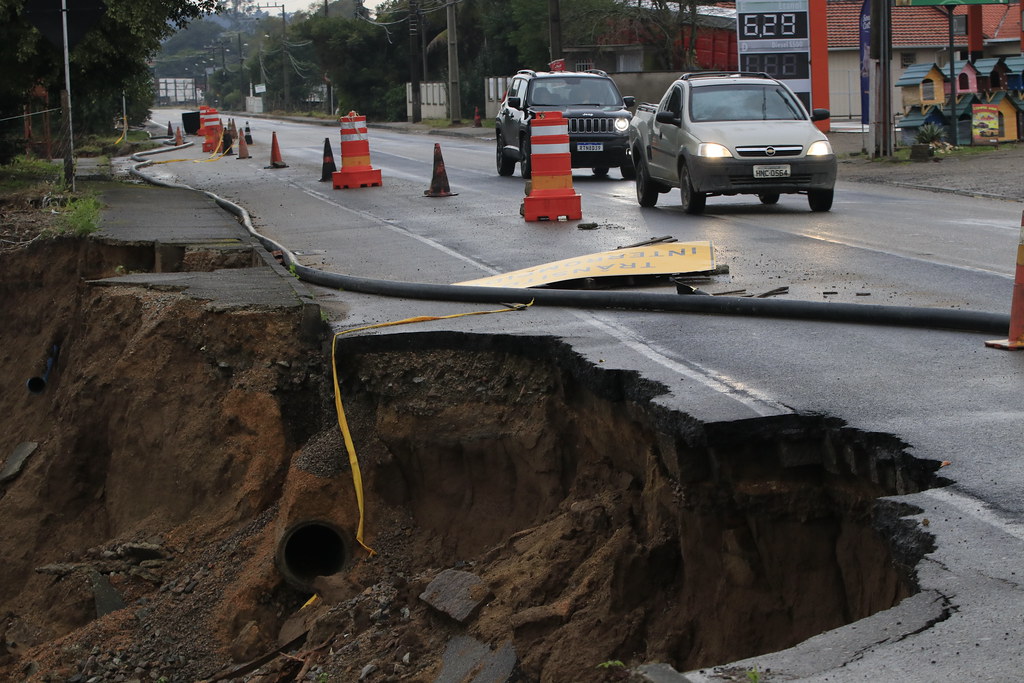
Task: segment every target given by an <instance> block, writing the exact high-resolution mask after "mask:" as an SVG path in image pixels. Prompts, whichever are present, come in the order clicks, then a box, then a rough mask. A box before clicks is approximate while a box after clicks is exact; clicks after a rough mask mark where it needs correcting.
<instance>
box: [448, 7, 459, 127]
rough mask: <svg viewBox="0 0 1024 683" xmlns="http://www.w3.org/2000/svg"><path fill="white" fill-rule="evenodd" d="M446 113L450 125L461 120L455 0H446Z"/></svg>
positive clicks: (456, 123)
mask: <svg viewBox="0 0 1024 683" xmlns="http://www.w3.org/2000/svg"><path fill="white" fill-rule="evenodd" d="M448 114H449V115H450V116H451V119H452V125H458V124H459V123H461V122H462V98H461V95H460V93H459V35H458V30H457V28H456V25H455V0H448Z"/></svg>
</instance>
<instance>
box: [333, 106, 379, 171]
mask: <svg viewBox="0 0 1024 683" xmlns="http://www.w3.org/2000/svg"><path fill="white" fill-rule="evenodd" d="M331 180H332V183H331V184H332V185H333V186H334V189H335V190H342V189H347V188H350V187H377V186H379V185H380V184H381V178H380V170H379V169H376V168H373V167H372V166H370V141H369V140H367V139H366V117H365V116H360V115H359V114H357V113H355V112H354V111H350V112H349V113H348V114H346V115H345V116H342V117H341V170H340V171H335V172H334V173H332V174H331Z"/></svg>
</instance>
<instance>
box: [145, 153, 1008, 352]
mask: <svg viewBox="0 0 1024 683" xmlns="http://www.w3.org/2000/svg"><path fill="white" fill-rule="evenodd" d="M162 151H168V150H149V151H147V152H139V153H138V154H137V155H132V158H133V159H135V160H136V161H140V162H141V163H139V164H136V165H135V166H134V167H132V168H131V173H132V174H133V175H135V176H138V177H139V178H141V179H143V180H145V181H147V182H150V183H153V184H155V185H163V186H166V187H176V188H184V189H189V190H194V191H197V192H202V193H203V194H205V195H206V196H208V197H210V198H211V199H212V200H213V201H215V202H216V203H217V205H218V206H220V207H221V208H223V209H225V210H226V211H228V212H230V213H232V214H233V215H235V216H236V217H237V218H238V220H239V222H241V223H242V225H244V226H245V228H246V230H248V231H249V233H250V234H251V235H252V236H253V237H254V238H255V239H256V240H257V241H259V242H260V244H262V245H263V247H264V248H265V249H267V250H268V251H272V252H280V253H281V255H282V259H283V260H284V264H285V266H286V267H288V268H289V270H291V272H292V273H294V274H295V275H296V276H297V277H298V278H299V279H300V280H302V281H304V282H308V283H310V284H314V285H319V286H321V287H328V288H332V289H340V290H344V291H348V292H357V293H360V294H373V295H377V296H391V297H401V298H405V299H429V300H432V301H457V302H465V303H491V304H503V303H519V304H525V303H529V302H531V301H532V302H533V303H534V305H538V306H562V307H570V308H587V309H618V310H629V311H662V312H672V313H699V314H706V315H711V314H714V315H738V316H756V317H765V318H788V319H796V320H810V321H818V322H834V323H860V324H867V325H885V326H894V327H915V328H926V329H939V330H957V331H964V332H984V333H986V334H995V335H1001V334H1006V331H1007V330H1008V329H1009V325H1010V316H1009V314H1002V313H988V312H982V311H965V310H960V309H945V308H923V307H915V306H887V305H878V304H848V303H829V302H821V301H791V300H784V299H758V298H747V297H717V296H715V297H709V296H686V295H679V294H654V293H650V292H615V291H592V290H564V289H517V288H509V287H479V286H472V285H441V284H428V283H421V282H397V281H392V280H377V279H372V278H364V277H357V276H354V275H342V274H340V273H331V272H328V271H323V270H318V269H316V268H310V267H308V266H304V265H302V264H300V263H299V262H298V259H296V258H295V255H294V254H292V252H291V251H289V250H288V249H287V248H286V247H284V245H282V244H280V243H278V242H275V241H274V240H272V239H270V238H269V237H266V236H265V235H261V234H260V233H259V232H257V231H256V229H255V227H254V226H253V224H252V220H251V219H250V217H249V213H248V212H247V211H246V210H245V209H244V208H242V207H241V206H239V205H237V204H235V203H233V202H230V201H228V200H226V199H224V198H223V197H219V196H218V195H216V194H214V193H213V192H209V191H206V190H196V189H195V188H193V187H190V186H188V185H181V184H174V183H169V182H166V181H161V180H159V179H156V178H153V177H151V176H148V175H146V174H143V173H141V171H140V170H139V169H141V168H144V167H145V166H148V165H149V164H151V163H153V162H152V161H150V160H146V159H141V158H138V157H142V156H144V155H150V154H157V153H160V152H162Z"/></svg>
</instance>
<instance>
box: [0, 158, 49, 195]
mask: <svg viewBox="0 0 1024 683" xmlns="http://www.w3.org/2000/svg"><path fill="white" fill-rule="evenodd" d="M62 174H63V171H62V169H61V167H60V166H58V165H56V164H52V163H50V162H49V161H45V160H43V159H29V158H28V157H24V156H19V157H15V159H14V160H13V161H12V162H11V163H9V164H7V165H6V166H0V192H17V191H20V190H27V189H30V188H34V187H37V186H38V187H40V188H41V189H45V187H43V186H45V185H52V184H54V183H57V182H58V181H59V180H60V178H61V175H62Z"/></svg>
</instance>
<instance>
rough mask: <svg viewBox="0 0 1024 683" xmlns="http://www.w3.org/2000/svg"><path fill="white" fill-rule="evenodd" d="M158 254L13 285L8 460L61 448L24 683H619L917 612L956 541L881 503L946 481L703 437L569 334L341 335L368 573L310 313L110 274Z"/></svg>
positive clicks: (827, 436) (838, 437) (913, 467)
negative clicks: (925, 530) (489, 678)
mask: <svg viewBox="0 0 1024 683" xmlns="http://www.w3.org/2000/svg"><path fill="white" fill-rule="evenodd" d="M131 258H133V257H132V255H131V254H129V253H127V252H125V251H123V250H122V251H119V250H118V249H115V248H112V247H109V246H106V247H104V246H102V245H98V244H96V243H94V242H91V241H88V240H57V241H49V242H37V243H35V244H34V245H33V246H32V247H31V248H28V249H25V250H23V251H21V252H19V253H18V254H17V256H16V257H15V258H9V259H8V264H9V267H8V268H6V269H4V271H3V273H2V275H0V294H2V297H0V313H2V314H3V315H4V317H5V319H6V320H7V321H9V324H8V325H6V327H5V331H4V332H3V346H2V349H0V379H2V380H3V382H4V386H6V387H7V388H8V389H7V391H6V392H4V394H3V397H2V398H0V411H2V413H3V414H4V415H5V421H4V425H5V429H4V431H3V434H0V456H2V457H8V454H10V453H12V452H14V451H15V450H17V448H18V446H19V445H21V444H30V443H35V444H37V447H36V448H35V450H34V451H33V452H32V453H31V455H29V456H28V458H27V460H26V461H25V464H24V466H23V468H22V470H21V472H20V474H18V475H17V476H16V477H14V478H12V479H10V480H9V481H7V482H5V483H3V484H0V487H2V488H0V520H2V524H3V528H4V534H3V537H2V540H0V551H2V552H3V555H4V559H5V561H4V563H2V564H0V615H2V616H3V622H2V623H0V635H2V636H3V637H2V647H0V677H4V678H6V679H10V680H18V679H22V678H30V679H31V680H35V681H40V680H45V681H67V680H70V681H90V680H96V681H108V680H110V681H113V680H125V681H128V680H161V679H163V680H166V681H194V680H204V679H210V678H214V677H217V678H218V679H223V680H228V679H234V680H259V681H287V680H318V681H322V680H330V681H352V680H357V679H360V680H365V681H371V682H372V681H385V680H387V681H399V680H408V681H434V680H438V679H439V677H440V678H442V679H444V680H453V681H457V680H463V678H462V674H460V673H459V671H460V669H459V666H461V665H462V664H464V663H465V659H466V657H467V656H468V655H466V654H465V653H466V652H475V653H476V654H475V655H473V657H475V660H473V657H470V659H471V660H473V661H471V662H470V665H469V666H468V668H467V669H465V672H469V671H472V670H474V667H475V669H476V670H479V668H480V667H485V666H486V667H493V669H492V670H498V671H500V672H503V673H501V674H500V675H499V677H498V678H496V679H494V680H503V679H502V678H501V676H504V679H508V680H516V679H519V680H541V681H576V680H605V679H606V680H617V679H621V678H625V677H626V676H627V674H626V673H625V671H624V669H625V667H624V666H623V667H620V666H619V663H620V662H621V663H622V664H624V665H627V666H628V665H633V664H639V663H642V662H648V661H664V662H668V663H670V664H672V665H673V666H675V667H677V668H678V669H680V670H682V669H687V668H691V667H700V666H708V665H713V664H716V663H723V662H728V661H732V660H733V659H736V658H739V657H745V656H751V655H754V654H757V653H760V652H766V651H772V650H776V649H779V648H782V647H786V646H788V645H792V644H795V643H796V642H799V641H800V640H802V639H804V638H806V637H809V636H811V635H813V634H815V633H818V632H820V631H822V630H825V629H828V628H832V627H835V626H839V625H841V624H844V623H849V622H850V621H853V620H856V619H859V618H862V617H864V616H867V615H869V614H872V613H874V612H876V611H878V610H881V609H885V608H887V607H890V606H892V605H893V604H895V603H896V602H898V601H899V600H900V599H902V598H903V597H905V596H907V595H909V594H910V593H912V592H913V591H914V589H915V583H914V575H913V565H914V563H915V562H916V560H917V558H919V557H920V555H921V553H923V552H925V551H926V550H927V547H928V546H927V543H928V539H927V538H926V537H923V536H921V535H920V534H918V533H916V532H908V531H907V528H906V525H905V524H902V523H900V522H894V521H893V519H894V510H893V509H892V508H889V507H886V506H879V505H877V504H876V502H875V500H876V498H877V497H878V496H883V495H890V494H895V493H902V492H909V491H915V490H919V489H921V488H924V487H927V486H929V485H931V484H932V483H933V473H934V470H935V468H936V464H935V463H930V462H923V461H918V460H915V459H913V458H911V457H909V456H908V455H907V454H906V453H905V452H904V449H903V445H902V444H900V443H898V442H896V441H894V440H893V439H891V438H888V437H886V436H884V435H874V434H861V433H857V432H854V431H852V430H849V429H846V428H844V427H843V426H842V425H841V424H840V423H838V422H837V421H834V420H829V419H825V418H822V417H806V418H804V417H798V416H794V417H791V418H786V419H783V420H768V421H751V422H749V423H743V424H738V425H717V426H716V425H702V424H697V423H694V422H693V421H692V420H690V419H688V418H687V417H686V416H685V415H680V414H676V413H671V412H668V411H666V410H665V409H664V408H659V407H658V406H657V405H655V404H653V403H652V399H653V398H654V397H656V396H657V395H658V394H660V393H661V392H662V388H661V387H658V386H653V385H651V384H649V383H647V382H644V381H643V380H642V379H641V378H638V377H636V376H634V375H631V374H628V373H622V372H617V371H605V370H603V369H598V368H594V367H592V366H590V365H588V364H585V363H583V362H581V361H580V359H579V358H578V357H577V356H576V355H575V354H574V353H573V352H572V350H571V349H569V348H567V347H565V346H564V345H562V344H560V343H557V342H556V341H554V340H550V339H544V338H537V339H522V338H516V339H505V338H489V337H476V336H465V335H456V334H433V335H431V334H416V333H407V334H394V335H386V336H381V337H363V338H356V339H351V340H350V339H347V338H343V339H344V340H345V341H343V342H342V343H341V344H340V346H339V350H340V358H341V359H342V360H341V361H340V363H339V365H340V368H339V370H340V372H341V381H342V387H343V395H344V397H345V402H346V411H347V413H348V418H349V421H350V424H351V425H352V430H353V435H354V437H355V442H356V444H357V447H358V449H359V453H360V461H361V463H362V468H363V477H364V484H365V493H366V519H367V539H366V540H367V542H368V544H369V545H370V546H372V547H373V548H374V549H375V550H376V551H377V554H376V555H374V556H373V557H369V556H368V554H367V553H366V552H365V551H363V550H362V549H360V548H359V547H358V546H357V544H356V543H355V540H354V538H353V536H354V534H355V529H356V527H357V524H358V507H357V505H356V499H355V494H354V487H353V482H352V475H351V471H350V469H349V467H348V464H347V458H346V456H345V450H344V446H343V444H342V439H341V434H340V431H339V429H338V427H337V424H336V422H335V416H334V414H333V404H332V398H331V396H330V390H329V386H328V382H327V379H328V377H329V372H328V369H327V368H326V367H325V362H324V356H323V354H322V353H321V349H320V345H319V343H316V342H311V343H304V342H302V341H301V339H302V337H301V334H300V331H299V328H300V323H301V321H300V320H299V319H298V315H297V314H289V313H286V312H282V311H255V310H231V311H212V310H209V309H207V308H206V307H205V306H204V304H203V302H201V301H196V300H193V299H190V298H188V297H186V296H183V295H181V294H179V293H176V292H168V291H157V290H152V289H144V288H141V287H98V286H94V285H90V284H88V283H86V281H87V280H90V279H94V278H98V277H104V276H109V275H113V274H115V273H116V272H118V266H120V265H122V264H124V263H125V262H127V261H129V260H130V259H131ZM54 345H57V346H59V356H58V358H57V362H56V365H55V369H54V370H53V371H52V372H51V374H50V375H49V376H48V378H47V384H46V387H45V389H44V390H43V391H42V393H40V394H32V393H30V392H29V391H28V390H27V389H26V388H25V382H26V380H27V379H29V377H31V376H32V375H34V374H39V373H41V372H43V368H44V364H45V361H46V357H47V353H48V352H49V351H50V350H52V348H53V346H54ZM880 512H884V513H885V514H881V515H880V514H879V513H880ZM307 523H309V524H313V525H315V526H314V527H313V528H314V532H313V533H311V534H305V533H297V534H296V537H297V539H298V540H296V547H294V548H291V547H289V548H288V549H287V551H285V550H283V548H284V546H283V544H282V539H284V538H288V537H289V534H290V533H291V532H292V531H293V530H294V529H295V527H296V525H302V524H307ZM320 525H322V526H320ZM896 531H898V532H899V533H898V534H897V533H895V532H896ZM332 534H336V537H335V536H332ZM897 536H898V538H897ZM325 555H330V556H331V557H330V558H328V560H326V563H327V564H326V566H328V567H330V569H329V570H324V569H323V567H324V566H325V565H324V562H325V559H324V556H325ZM275 558H277V561H278V562H282V563H283V565H284V569H285V570H286V571H287V572H288V573H289V574H290V576H291V578H292V579H293V580H292V581H291V583H289V581H287V580H286V579H285V577H284V575H283V574H282V572H281V571H279V569H278V565H277V564H275ZM282 558H283V559H282ZM333 560H337V566H334V565H333V564H331V562H332V561H333ZM452 570H454V572H455V573H454V574H452V573H449V572H451V571H452ZM304 572H305V574H304ZM324 573H327V574H330V575H329V576H317V575H318V574H324ZM295 576H298V577H299V579H300V580H299V581H298V583H299V584H304V583H308V584H310V585H311V586H313V587H315V589H316V590H317V592H318V593H319V595H320V596H321V599H320V600H318V601H316V602H314V603H313V604H312V605H310V606H308V607H307V608H305V609H302V610H300V608H301V607H302V605H303V603H304V602H305V601H306V600H307V599H308V598H309V597H310V592H309V591H305V590H303V589H302V588H301V587H300V586H297V585H296V581H295V580H294V578H295ZM303 577H305V578H303ZM445 577H448V578H451V577H455V578H457V579H458V580H459V581H465V582H468V583H467V584H466V585H467V586H470V588H468V589H466V590H465V594H459V595H457V598H456V599H454V602H455V603H459V604H460V605H461V603H463V602H468V603H469V605H468V608H467V609H466V610H465V611H461V610H460V609H457V608H456V607H454V606H452V605H451V604H449V605H445V604H444V602H445V600H444V598H443V597H442V598H438V599H435V598H434V597H431V596H434V594H435V593H443V591H442V590H441V589H440V588H438V587H437V583H436V581H437V580H438V579H442V578H445ZM457 592H458V591H456V593H457ZM456 645H458V646H459V647H458V648H456V647H455V646H456ZM279 648H281V649H283V654H281V653H278V652H277V651H278V649H279ZM453 648H455V649H457V650H458V651H457V652H453ZM459 648H461V649H459ZM460 653H461V654H460ZM261 656H262V658H261ZM460 656H461V657H462V659H461V660H460ZM253 660H256V661H255V662H254V661H253ZM246 662H252V664H251V666H246V665H245V663H246ZM460 662H461V663H460ZM601 665H604V666H601ZM502 667H504V668H502ZM218 672H221V675H220V676H217V674H218ZM465 672H464V673H465ZM467 680H468V679H467Z"/></svg>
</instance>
